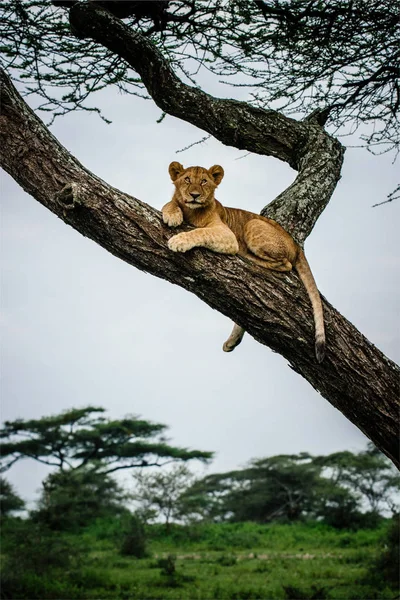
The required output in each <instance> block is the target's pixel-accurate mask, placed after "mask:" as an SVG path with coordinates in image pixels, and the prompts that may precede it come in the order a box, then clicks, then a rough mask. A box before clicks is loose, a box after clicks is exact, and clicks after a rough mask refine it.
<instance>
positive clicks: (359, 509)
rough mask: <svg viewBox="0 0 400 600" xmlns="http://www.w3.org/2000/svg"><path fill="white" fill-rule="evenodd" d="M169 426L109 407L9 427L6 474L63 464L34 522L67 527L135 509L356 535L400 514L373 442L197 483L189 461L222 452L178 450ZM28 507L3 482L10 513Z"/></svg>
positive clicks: (174, 518)
mask: <svg viewBox="0 0 400 600" xmlns="http://www.w3.org/2000/svg"><path fill="white" fill-rule="evenodd" d="M165 429H166V427H165V426H164V425H161V424H157V423H152V422H149V421H145V420H143V419H139V418H138V417H133V416H128V417H125V418H123V419H120V420H112V419H107V418H106V417H105V416H104V410H103V409H102V408H99V407H86V408H82V409H71V410H69V411H66V412H63V413H61V414H59V415H55V416H49V417H43V418H42V419H38V420H26V421H24V420H21V419H18V420H16V421H13V422H6V423H5V424H4V427H3V428H2V429H1V431H0V436H1V438H2V440H3V443H2V461H3V464H4V467H3V470H7V469H9V468H10V467H11V466H12V465H13V464H15V463H16V462H17V461H19V460H22V459H26V458H32V459H35V460H38V461H40V462H41V463H45V464H48V465H51V466H53V467H56V469H55V470H54V471H53V472H52V473H51V474H50V475H49V476H48V477H47V478H46V479H45V480H44V481H43V483H42V491H41V495H40V498H39V500H38V503H37V507H36V509H35V510H33V511H31V513H30V516H31V518H32V519H33V520H34V521H37V522H41V523H43V524H45V525H46V526H49V527H50V528H52V529H60V530H62V529H64V530H66V529H69V528H77V527H82V526H85V525H87V524H88V523H89V522H90V521H93V520H94V519H96V518H98V517H104V516H109V515H118V514H123V513H124V512H127V511H128V512H129V510H130V511H132V509H133V508H134V509H135V512H136V513H137V514H138V515H139V516H140V518H141V519H142V521H144V522H159V521H164V522H165V523H166V527H167V528H168V527H169V526H170V524H171V522H178V523H188V522H244V521H254V522H257V523H270V522H274V521H278V522H295V521H300V520H307V519H308V520H318V521H321V522H323V523H326V524H328V525H331V526H333V527H336V528H348V529H355V528H360V527H374V526H376V525H377V524H378V522H379V520H380V519H381V518H382V516H386V517H387V516H390V515H392V514H395V513H396V512H397V511H398V505H397V502H398V499H399V483H400V478H399V475H398V472H397V471H396V469H395V467H394V466H393V465H392V463H391V462H390V461H389V459H387V458H386V457H385V456H384V455H383V454H381V453H380V452H379V451H378V450H377V449H376V448H375V447H374V446H373V445H372V444H370V445H368V447H367V449H366V450H364V451H361V452H358V453H353V452H349V451H345V452H338V453H334V454H330V455H327V456H312V455H310V454H307V453H300V454H293V455H279V456H273V457H268V458H261V459H254V460H252V461H251V462H250V463H249V464H248V465H247V466H246V467H244V468H242V469H237V470H234V471H229V472H226V473H214V474H211V475H207V476H206V477H203V478H198V479H196V478H195V477H194V475H193V474H192V473H191V471H190V470H189V469H188V467H187V462H188V461H190V460H194V459H196V460H200V461H203V462H209V461H210V460H211V459H212V456H213V453H212V452H205V451H200V450H188V449H186V448H178V447H176V446H172V445H170V444H168V443H167V441H166V439H165V437H164V436H165ZM171 462H173V463H174V466H172V467H171V465H170V464H168V463H171ZM150 467H153V468H152V469H150ZM154 467H163V468H157V469H155V468H154ZM122 469H124V470H127V469H130V470H133V471H134V473H135V474H134V480H135V491H134V493H133V494H132V493H130V494H129V493H127V492H126V491H125V490H124V489H122V488H121V486H120V485H119V484H118V483H117V482H116V480H115V479H114V478H113V477H112V474H113V473H115V472H116V471H119V470H122ZM23 507H24V503H23V501H22V500H21V499H20V498H19V497H18V496H17V494H16V492H15V491H14V490H13V489H12V487H11V486H10V484H8V483H7V482H6V481H5V480H4V479H3V480H2V492H1V498H0V510H1V514H2V515H3V516H4V515H7V514H11V513H13V512H15V511H17V510H21V509H22V508H23Z"/></svg>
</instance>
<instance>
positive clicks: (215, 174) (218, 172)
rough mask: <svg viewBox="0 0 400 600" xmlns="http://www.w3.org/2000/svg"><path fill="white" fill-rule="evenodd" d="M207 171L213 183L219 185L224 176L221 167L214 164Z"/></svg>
mask: <svg viewBox="0 0 400 600" xmlns="http://www.w3.org/2000/svg"><path fill="white" fill-rule="evenodd" d="M208 172H209V173H211V176H212V178H213V179H214V181H215V183H216V184H217V185H219V184H220V183H221V181H222V179H223V177H224V170H223V168H222V167H221V166H220V165H214V166H213V167H211V168H210V169H208Z"/></svg>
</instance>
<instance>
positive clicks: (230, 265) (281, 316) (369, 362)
mask: <svg viewBox="0 0 400 600" xmlns="http://www.w3.org/2000/svg"><path fill="white" fill-rule="evenodd" d="M1 83H2V111H1V117H0V136H1V138H0V141H1V144H2V156H1V162H2V166H3V167H4V169H5V170H6V171H7V172H8V173H10V175H11V176H12V177H13V178H14V179H15V180H16V181H17V183H19V185H20V186H21V187H22V188H23V189H24V190H25V191H26V192H28V193H29V194H31V195H32V196H33V197H34V198H36V199H37V200H38V201H39V202H41V203H42V204H43V205H44V206H46V207H47V208H49V209H50V210H51V211H52V212H54V213H55V214H56V215H57V216H59V217H60V218H61V219H63V220H64V221H65V222H66V223H67V224H69V225H71V226H72V227H74V228H75V229H77V230H78V231H80V232H81V233H82V234H83V235H85V236H87V237H89V238H91V239H93V240H94V241H96V242H97V243H98V244H100V245H101V246H103V247H104V248H106V249H107V250H108V251H109V252H112V253H113V254H114V255H116V256H118V257H119V258H121V259H122V260H124V261H126V262H128V263H129V264H131V265H133V266H135V267H137V268H139V269H141V270H143V271H146V272H149V273H151V274H153V275H156V276H157V277H161V278H163V279H166V280H168V281H170V282H172V283H176V284H178V285H180V286H181V287H183V288H185V289H187V290H188V291H190V292H193V293H194V294H196V295H197V296H198V297H199V298H201V299H202V300H204V301H205V302H206V303H207V304H208V305H210V306H211V307H212V308H215V309H216V310H218V311H220V312H221V313H223V314H225V315H227V316H229V317H230V318H232V319H233V320H234V321H235V322H237V323H239V324H240V325H241V326H243V327H244V328H245V329H246V331H247V332H249V333H250V335H252V336H253V337H254V338H255V339H256V340H258V341H259V342H260V343H262V344H265V345H267V346H269V347H270V348H272V349H273V350H274V351H276V352H279V353H280V354H282V355H283V356H284V357H285V358H286V359H287V360H288V361H289V363H290V366H291V367H292V368H293V369H294V370H295V371H297V372H298V373H299V374H301V375H302V376H303V377H305V378H306V379H307V380H308V381H309V382H310V383H311V385H312V386H313V387H314V388H315V389H316V390H318V391H319V392H320V393H321V394H322V395H323V396H324V397H325V398H326V399H327V400H328V401H329V402H330V403H331V404H333V406H335V407H336V408H338V409H339V410H340V411H341V412H342V413H343V414H344V415H345V416H346V417H347V418H348V419H350V420H351V421H352V422H353V423H354V424H355V425H356V426H357V427H359V429H361V430H362V431H363V432H364V433H365V434H366V435H367V436H368V437H369V438H370V439H371V440H372V441H373V442H374V443H375V444H376V445H377V446H378V447H379V448H380V449H381V450H382V451H383V452H385V453H386V454H387V456H389V457H390V458H391V459H392V460H393V462H395V464H397V465H398V464H399V461H398V440H397V434H398V409H399V402H398V391H399V369H398V367H397V366H396V365H395V364H394V363H393V362H392V361H390V360H389V359H388V358H386V357H385V356H384V355H383V354H382V352H380V351H379V350H378V349H377V348H375V346H374V345H373V344H371V343H370V342H369V341H368V340H367V339H366V338H365V337H364V336H362V335H361V333H359V332H358V331H357V329H356V328H355V327H354V326H353V325H352V324H351V323H349V322H348V321H347V320H346V319H345V318H344V317H342V316H341V315H340V314H339V313H338V312H337V311H336V310H335V309H334V308H333V307H332V306H331V305H330V304H329V303H328V302H326V301H324V311H325V320H326V325H327V355H326V358H325V360H324V362H323V363H322V364H318V363H317V362H316V360H315V357H314V336H313V318H312V313H311V308H310V303H309V300H308V297H307V295H306V292H305V290H304V288H303V286H302V284H301V282H300V281H299V279H298V278H297V277H296V275H294V274H292V273H290V274H285V275H280V274H276V273H273V272H269V271H265V270H264V269H262V268H261V267H258V266H256V265H254V264H249V263H247V262H245V261H244V260H243V259H241V258H240V257H227V256H222V255H218V254H213V253H212V252H208V251H206V250H204V249H196V250H193V251H191V252H189V253H188V254H184V255H182V254H176V253H173V252H170V251H169V250H168V248H167V240H168V238H169V237H171V236H172V235H174V234H175V231H171V230H170V229H169V228H168V227H166V226H165V225H164V224H163V223H162V220H161V218H160V213H159V211H157V210H155V209H153V208H152V207H150V206H148V205H147V204H145V203H144V202H141V201H139V200H138V199H136V198H133V197H132V196H129V195H128V194H125V193H123V192H120V191H118V190H117V189H115V188H113V187H111V186H109V185H107V184H106V183H105V182H104V181H102V180H101V179H100V178H98V177H96V176H95V175H93V174H92V173H91V172H90V171H88V170H87V169H85V168H84V167H83V166H82V165H81V164H80V163H79V162H78V161H77V160H76V159H75V158H74V157H73V156H72V155H71V154H69V153H68V151H67V150H66V149H65V148H64V147H63V146H62V145H61V144H60V143H59V142H58V141H57V140H56V138H55V137H54V136H53V135H52V134H51V133H50V132H49V131H48V129H47V128H46V127H45V126H44V124H43V123H42V122H41V121H40V119H39V118H38V117H36V116H35V114H34V113H33V111H32V110H31V109H30V108H29V107H28V106H27V105H26V104H25V102H24V101H23V100H22V98H21V97H20V96H19V94H18V92H17V91H16V90H15V88H14V86H13V85H12V84H11V82H10V80H9V78H8V77H7V76H6V75H5V74H4V73H2V74H1ZM182 229H185V228H180V230H182ZM294 401H295V399H294Z"/></svg>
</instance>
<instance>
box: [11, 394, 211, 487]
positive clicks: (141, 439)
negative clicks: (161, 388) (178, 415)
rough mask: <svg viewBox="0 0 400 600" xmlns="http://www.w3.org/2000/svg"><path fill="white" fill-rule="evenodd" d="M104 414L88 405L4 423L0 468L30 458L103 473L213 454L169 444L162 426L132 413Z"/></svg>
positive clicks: (164, 426)
mask: <svg viewBox="0 0 400 600" xmlns="http://www.w3.org/2000/svg"><path fill="white" fill-rule="evenodd" d="M104 412H105V411H104V408H101V407H96V406H87V407H84V408H72V409H69V410H66V411H64V412H62V413H60V414H58V415H51V416H47V417H42V418H41V419H28V420H23V419H17V420H16V421H6V422H5V423H4V426H3V427H2V428H1V429H0V439H1V440H2V443H1V461H2V463H3V467H2V470H3V471H6V470H7V469H9V468H10V467H11V466H12V465H13V464H14V463H16V462H17V461H19V460H23V459H26V458H32V459H34V460H37V461H38V462H40V463H43V464H45V465H49V466H51V467H57V468H58V469H59V470H60V472H62V471H64V472H65V471H67V472H68V471H79V470H84V469H86V468H87V467H89V468H90V469H92V470H93V468H94V470H95V471H96V473H98V474H99V473H100V474H101V475H102V476H103V477H104V476H105V475H109V474H110V473H114V472H115V471H120V470H121V469H132V468H135V467H148V466H156V467H160V466H163V465H164V464H168V463H171V462H174V461H187V460H192V459H195V458H197V459H199V460H202V461H205V462H207V461H209V460H210V459H211V458H212V455H213V454H212V452H202V451H200V450H189V449H187V448H179V447H176V446H171V445H169V444H168V443H167V442H166V439H165V437H164V435H163V434H164V432H165V430H166V425H162V424H161V423H152V422H151V421H145V420H143V419H139V418H138V417H133V416H126V417H125V418H123V419H106V418H105V417H103V416H102V414H103V413H104ZM57 477H58V478H59V479H62V475H57V476H55V477H53V479H52V480H51V481H52V485H53V484H54V481H57ZM77 477H78V476H77ZM77 481H78V479H76V480H75V483H76V482H77Z"/></svg>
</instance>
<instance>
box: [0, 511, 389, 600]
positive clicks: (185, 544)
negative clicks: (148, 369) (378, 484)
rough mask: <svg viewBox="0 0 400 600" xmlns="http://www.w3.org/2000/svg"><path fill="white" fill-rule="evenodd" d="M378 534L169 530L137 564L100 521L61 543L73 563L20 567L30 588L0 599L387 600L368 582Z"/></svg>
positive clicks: (253, 528)
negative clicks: (74, 557) (48, 566)
mask: <svg viewBox="0 0 400 600" xmlns="http://www.w3.org/2000/svg"><path fill="white" fill-rule="evenodd" d="M385 527H386V524H383V525H382V527H381V528H380V529H377V530H359V531H357V532H348V531H337V530H334V529H331V528H329V527H326V526H322V525H320V524H312V523H311V524H295V525H279V524H271V525H264V526H261V525H255V524H250V523H241V524H215V525H204V526H197V527H190V528H184V527H179V526H175V527H173V528H172V531H171V532H170V533H168V534H167V533H166V532H165V529H164V528H163V527H161V526H154V527H152V528H151V529H150V532H149V533H150V542H149V544H148V550H149V556H148V557H146V558H144V559H140V560H138V559H136V558H134V557H130V556H122V555H121V554H120V553H119V551H118V548H119V546H120V542H121V527H120V525H119V524H118V523H116V522H111V521H101V522H98V523H96V524H95V525H93V526H92V527H90V528H88V529H86V530H85V532H84V533H81V534H79V536H78V535H74V536H72V535H68V536H65V535H64V538H65V540H66V543H67V544H69V548H70V550H69V551H68V552H72V555H73V553H74V549H75V551H76V557H78V556H79V559H78V560H76V561H74V560H73V556H72V557H71V561H70V562H69V563H67V561H66V562H65V565H63V564H62V563H61V564H60V565H57V564H56V565H54V566H53V567H52V568H51V571H50V570H49V571H48V573H46V569H44V570H43V569H41V570H40V569H39V571H41V572H40V574H39V575H36V579H35V574H34V573H33V572H32V570H29V568H28V569H27V568H26V565H25V567H24V566H23V565H20V569H22V570H23V573H24V575H23V577H25V578H26V577H28V578H29V577H30V578H31V579H30V583H29V582H28V583H29V585H30V586H31V587H30V590H29V591H28V588H26V589H25V590H24V589H23V588H22V589H21V590H20V591H19V592H18V590H17V589H15V587H14V589H13V590H11V587H10V583H9V582H8V587H7V577H6V585H5V588H4V589H5V592H3V593H2V598H13V599H15V600H17V599H18V598H41V599H43V600H45V599H46V598H60V599H61V598H69V599H73V598H77V599H80V598H82V599H83V598H92V599H95V598H96V599H103V598H104V599H108V598H109V599H114V600H120V599H121V600H122V599H132V600H134V599H138V600H147V599H156V598H160V599H163V600H164V599H182V600H183V599H185V600H192V599H193V600H195V599H199V600H208V599H221V600H222V599H227V600H228V599H229V600H231V599H232V600H234V599H238V600H239V599H265V600H269V599H271V600H272V599H275V598H276V599H302V598H305V599H308V600H312V599H313V598H315V599H324V598H332V599H334V598H337V599H348V600H349V599H353V598H354V599H357V600H364V599H365V600H367V599H374V598H376V599H378V598H379V599H380V598H382V599H384V598H394V597H395V596H396V595H397V594H396V592H395V591H393V589H390V588H389V585H385V584H382V582H380V583H379V584H378V583H375V584H373V583H371V580H370V581H369V582H367V580H368V574H369V571H370V569H371V565H372V564H373V561H374V560H375V558H376V555H377V553H379V551H380V549H381V548H382V546H383V543H382V536H383V533H384V530H385ZM65 556H66V554H65ZM5 568H7V557H6V561H5ZM16 570H17V571H18V566H17V568H16ZM36 570H37V569H36ZM8 575H9V574H8ZM9 577H10V578H11V579H10V580H11V581H12V576H11V575H9ZM19 581H21V578H19ZM11 593H12V595H10V594H11ZM29 593H30V595H26V594H29ZM32 593H33V594H34V595H32ZM24 594H25V595H24ZM35 594H36V595H35Z"/></svg>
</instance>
